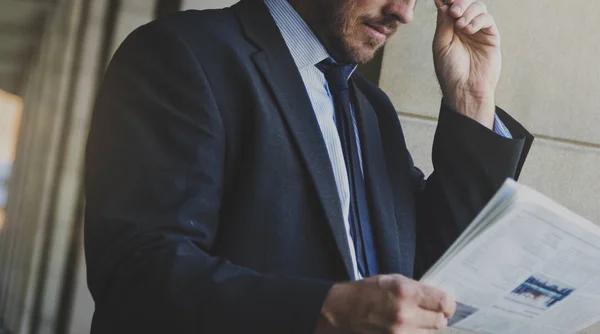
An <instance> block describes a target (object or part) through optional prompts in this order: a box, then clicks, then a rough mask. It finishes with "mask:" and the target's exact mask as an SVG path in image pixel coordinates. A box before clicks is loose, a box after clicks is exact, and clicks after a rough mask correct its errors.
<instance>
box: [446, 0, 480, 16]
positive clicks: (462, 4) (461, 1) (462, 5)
mask: <svg viewBox="0 0 600 334" xmlns="http://www.w3.org/2000/svg"><path fill="white" fill-rule="evenodd" d="M475 1H476V0H456V1H455V2H454V3H453V4H452V6H451V7H450V15H451V16H452V17H454V18H455V19H457V18H459V17H461V16H462V15H463V14H464V12H465V11H466V10H467V8H469V7H470V6H471V4H473V2H475Z"/></svg>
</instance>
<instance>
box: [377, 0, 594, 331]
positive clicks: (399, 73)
mask: <svg viewBox="0 0 600 334" xmlns="http://www.w3.org/2000/svg"><path fill="white" fill-rule="evenodd" d="M485 3H486V4H487V5H488V7H489V10H490V12H491V13H492V14H493V15H494V17H495V18H496V21H497V23H498V25H499V27H500V31H501V34H502V38H503V47H502V49H503V60H504V64H503V72H502V78H501V81H500V86H499V88H498V94H497V103H498V105H500V106H501V107H503V108H504V109H506V110H507V111H508V112H509V113H511V115H513V117H515V118H517V119H518V120H519V121H521V122H522V123H523V124H524V125H525V126H526V127H527V128H528V129H530V131H531V132H532V133H534V134H535V135H536V137H537V140H536V142H535V144H534V146H533V148H532V150H531V153H530V155H529V159H528V161H527V164H526V166H525V169H524V171H523V175H522V177H521V181H522V182H523V183H525V184H528V185H531V186H533V187H534V188H536V189H538V190H540V191H541V192H543V193H544V194H546V195H548V196H550V197H552V198H554V199H556V200H558V201H559V202H561V203H564V205H565V206H567V207H569V208H570V209H572V210H574V211H576V212H577V213H579V214H581V215H583V216H585V217H586V218H588V219H590V220H592V221H594V222H596V223H600V205H598V201H599V200H600V112H598V110H599V108H600V62H599V61H598V59H600V58H598V55H599V54H600V35H598V29H597V24H598V20H597V18H598V16H597V12H598V9H599V8H600V7H599V6H598V3H597V2H593V1H577V2H561V1H550V2H548V1H534V0H486V1H485ZM436 15H437V13H436V9H435V7H434V5H433V1H422V2H419V3H418V6H417V10H416V15H415V21H414V22H413V23H412V24H409V25H407V26H403V27H402V28H401V29H400V32H399V33H398V34H397V35H396V36H395V37H394V38H393V39H392V40H391V41H390V43H389V44H388V46H387V47H386V49H385V53H384V59H383V67H382V72H381V81H380V85H381V87H382V88H383V89H384V90H385V91H386V92H387V93H388V94H389V95H390V97H391V99H392V101H393V102H394V104H395V106H396V108H397V110H398V112H399V115H400V118H401V121H402V124H403V127H404V129H405V133H406V137H407V138H406V139H407V142H408V145H409V149H410V151H411V153H412V154H413V156H414V159H415V162H416V163H417V165H419V166H420V167H422V168H423V169H424V170H425V171H426V172H427V173H429V172H431V171H432V166H431V144H432V140H433V135H434V132H435V127H436V117H437V114H438V111H439V103H440V100H441V93H440V90H439V88H438V87H439V86H438V83H437V80H436V77H435V73H434V69H433V59H432V52H431V42H432V40H433V33H434V30H435V19H436ZM586 333H590V334H591V333H600V326H598V327H595V328H594V329H590V330H589V331H587V332H586Z"/></svg>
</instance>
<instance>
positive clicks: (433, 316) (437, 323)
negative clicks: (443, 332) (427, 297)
mask: <svg viewBox="0 0 600 334" xmlns="http://www.w3.org/2000/svg"><path fill="white" fill-rule="evenodd" d="M394 326H395V327H400V328H411V329H431V330H436V329H438V330H439V329H444V328H446V327H447V326H448V319H446V317H445V316H444V314H443V313H440V312H433V311H428V310H424V309H422V308H418V307H410V306H407V307H406V308H405V310H402V309H401V312H398V315H397V318H396V323H395V324H394Z"/></svg>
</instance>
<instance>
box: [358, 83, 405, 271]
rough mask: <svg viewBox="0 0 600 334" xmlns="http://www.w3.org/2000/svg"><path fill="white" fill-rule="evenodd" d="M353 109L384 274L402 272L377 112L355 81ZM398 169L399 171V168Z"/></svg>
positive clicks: (371, 215)
mask: <svg viewBox="0 0 600 334" xmlns="http://www.w3.org/2000/svg"><path fill="white" fill-rule="evenodd" d="M351 87H352V89H353V92H354V94H353V95H354V109H355V114H356V117H357V123H358V124H357V125H358V131H359V135H360V142H361V151H362V156H363V161H364V167H363V169H364V176H365V187H366V189H367V196H368V199H369V209H370V210H369V212H370V219H371V225H372V228H373V231H374V232H375V242H376V245H377V246H378V247H377V248H378V249H377V251H378V258H379V262H380V263H381V265H382V273H393V272H400V271H399V270H400V266H399V264H400V262H401V256H402V254H400V244H399V241H398V226H397V219H396V216H395V211H394V201H393V196H392V191H391V188H390V180H389V177H388V171H387V166H386V163H385V155H384V153H383V145H382V142H381V135H380V132H379V123H378V119H377V114H376V113H375V111H374V110H373V107H372V106H371V104H370V103H369V101H368V100H367V98H366V97H365V96H364V95H363V94H362V93H361V92H360V90H359V89H358V88H357V86H356V85H355V84H354V82H352V85H351ZM398 172H399V171H398Z"/></svg>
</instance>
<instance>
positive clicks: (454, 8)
mask: <svg viewBox="0 0 600 334" xmlns="http://www.w3.org/2000/svg"><path fill="white" fill-rule="evenodd" d="M452 12H453V13H455V14H460V13H462V9H461V8H460V7H452Z"/></svg>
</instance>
